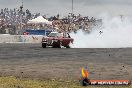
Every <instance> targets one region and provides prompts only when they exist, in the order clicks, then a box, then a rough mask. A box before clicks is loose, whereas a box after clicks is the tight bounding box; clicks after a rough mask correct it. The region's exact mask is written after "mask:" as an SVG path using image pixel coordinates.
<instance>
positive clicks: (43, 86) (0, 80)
mask: <svg viewBox="0 0 132 88" xmlns="http://www.w3.org/2000/svg"><path fill="white" fill-rule="evenodd" d="M0 88H132V85H131V86H87V87H82V86H81V85H80V84H79V82H78V81H76V82H75V81H59V80H25V79H24V80H21V79H17V78H15V77H0Z"/></svg>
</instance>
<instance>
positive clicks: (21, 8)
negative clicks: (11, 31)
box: [20, 0, 23, 31]
mask: <svg viewBox="0 0 132 88" xmlns="http://www.w3.org/2000/svg"><path fill="white" fill-rule="evenodd" d="M22 14H23V0H22V5H21V6H20V20H21V22H20V31H22V18H23V16H22Z"/></svg>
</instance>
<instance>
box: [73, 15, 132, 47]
mask: <svg viewBox="0 0 132 88" xmlns="http://www.w3.org/2000/svg"><path fill="white" fill-rule="evenodd" d="M101 17H102V19H103V26H102V27H103V28H101V29H100V28H96V29H95V28H94V29H93V31H92V32H91V33H90V34H86V33H84V32H83V31H81V30H79V31H78V32H77V34H74V33H71V37H72V38H74V44H72V45H71V46H72V47H73V48H126V47H132V22H131V19H130V18H127V17H124V18H122V19H121V17H120V16H119V17H110V16H108V15H103V16H101ZM100 31H102V32H103V33H101V34H100V33H99V32H100Z"/></svg>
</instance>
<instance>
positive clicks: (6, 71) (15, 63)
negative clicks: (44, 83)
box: [0, 44, 132, 80]
mask: <svg viewBox="0 0 132 88" xmlns="http://www.w3.org/2000/svg"><path fill="white" fill-rule="evenodd" d="M81 67H87V68H88V71H89V78H90V79H130V80H131V79H132V49H131V48H118V49H89V48H84V49H82V48H81V49H75V48H74V49H72V48H71V49H66V48H62V49H59V48H58V49H57V48H46V49H44V48H41V44H0V76H16V77H18V78H19V77H22V78H31V79H54V78H56V79H74V80H77V79H79V78H80V76H81V71H80V69H81Z"/></svg>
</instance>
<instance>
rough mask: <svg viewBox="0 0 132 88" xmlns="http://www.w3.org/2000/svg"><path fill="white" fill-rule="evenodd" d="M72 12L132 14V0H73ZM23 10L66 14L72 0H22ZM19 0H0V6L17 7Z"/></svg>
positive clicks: (46, 13) (88, 14)
mask: <svg viewBox="0 0 132 88" xmlns="http://www.w3.org/2000/svg"><path fill="white" fill-rule="evenodd" d="M73 1H74V13H75V14H81V15H85V16H97V15H99V14H102V13H108V14H110V15H125V16H132V11H131V9H132V0H73ZM23 2H24V10H26V9H29V10H30V11H31V12H33V13H37V12H40V13H41V14H45V15H50V16H52V15H56V14H58V13H59V14H60V15H61V16H66V15H68V13H70V12H71V8H72V0H23ZM20 5H21V0H0V8H19V6H20Z"/></svg>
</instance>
